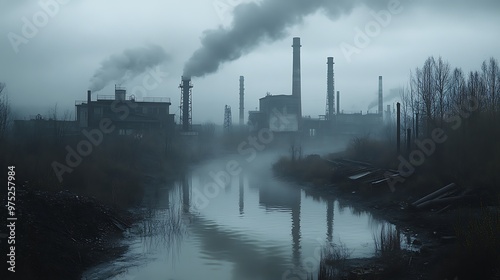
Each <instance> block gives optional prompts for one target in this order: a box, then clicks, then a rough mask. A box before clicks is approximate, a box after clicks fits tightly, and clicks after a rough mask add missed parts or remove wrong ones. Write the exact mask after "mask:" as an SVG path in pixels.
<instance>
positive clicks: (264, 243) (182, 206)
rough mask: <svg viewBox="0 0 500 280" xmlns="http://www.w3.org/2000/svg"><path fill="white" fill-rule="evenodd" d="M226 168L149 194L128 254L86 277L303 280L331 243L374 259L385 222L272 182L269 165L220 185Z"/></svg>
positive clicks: (194, 173)
mask: <svg viewBox="0 0 500 280" xmlns="http://www.w3.org/2000/svg"><path fill="white" fill-rule="evenodd" d="M227 162H228V160H216V161H212V162H210V163H206V164H203V165H201V166H198V167H195V168H193V169H192V170H191V171H190V172H189V173H188V174H185V175H184V176H183V179H181V180H179V181H178V182H176V183H175V184H174V185H173V186H164V187H162V188H160V189H159V190H156V191H151V192H150V193H148V194H147V196H146V204H145V205H147V207H145V208H147V209H149V210H148V211H147V212H148V215H147V218H146V219H145V220H143V221H141V222H139V223H138V224H137V225H136V226H134V227H133V228H132V229H131V230H129V231H128V232H127V237H126V238H125V240H124V241H123V242H124V243H125V245H127V246H128V251H127V252H126V254H125V255H124V256H122V257H120V258H119V259H117V260H114V261H112V262H110V263H105V264H102V265H100V266H98V267H95V268H92V269H90V270H89V271H87V272H86V273H85V274H84V276H83V279H163V280H193V279H214V280H215V279H218V280H230V279H231V280H245V279H249V280H250V279H251V280H271V279H272V280H276V279H302V276H300V275H298V274H297V273H298V272H297V271H299V269H298V268H300V267H302V270H300V271H304V269H305V270H306V271H310V272H315V270H316V269H317V266H318V264H319V252H320V251H321V248H322V247H323V245H325V244H327V243H334V244H340V243H343V244H344V245H345V246H346V247H347V248H348V250H349V251H350V252H351V258H359V257H370V256H373V255H374V242H373V234H374V233H375V232H377V231H379V229H380V228H381V226H382V224H384V223H385V222H384V221H379V220H375V219H374V218H373V217H372V216H371V215H370V214H369V213H364V212H363V213H359V212H355V211H354V210H353V209H352V208H350V207H349V206H346V205H342V203H340V202H339V201H338V200H318V199H313V197H311V196H308V195H306V193H305V191H304V190H302V189H301V188H300V186H297V185H293V184H292V183H289V182H283V181H280V180H278V179H276V178H273V177H272V174H271V171H270V164H265V163H262V164H258V168H253V169H252V172H247V170H248V168H245V167H244V166H243V167H242V168H241V172H239V174H237V176H231V180H230V181H225V180H220V181H218V180H217V179H214V177H217V176H214V174H216V175H217V174H218V175H219V178H221V179H223V177H224V176H221V174H225V172H227V171H225V170H227V169H226V164H227ZM211 174H212V176H211ZM217 182H218V183H221V184H223V186H222V187H220V186H219V187H217V185H216V183H217ZM224 183H225V184H224ZM314 274H315V273H314Z"/></svg>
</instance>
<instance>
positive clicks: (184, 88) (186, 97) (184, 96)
mask: <svg viewBox="0 0 500 280" xmlns="http://www.w3.org/2000/svg"><path fill="white" fill-rule="evenodd" d="M179 87H180V88H181V125H182V131H189V130H190V129H191V109H192V108H191V104H192V103H191V88H193V85H192V84H191V77H184V76H183V77H182V83H181V84H180V85H179Z"/></svg>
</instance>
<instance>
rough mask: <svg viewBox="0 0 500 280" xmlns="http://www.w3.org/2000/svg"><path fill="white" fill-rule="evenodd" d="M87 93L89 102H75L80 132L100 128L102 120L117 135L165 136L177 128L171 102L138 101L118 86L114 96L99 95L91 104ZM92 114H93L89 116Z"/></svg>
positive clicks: (163, 100)
mask: <svg viewBox="0 0 500 280" xmlns="http://www.w3.org/2000/svg"><path fill="white" fill-rule="evenodd" d="M91 94H92V93H91V92H90V91H88V92H87V100H86V101H76V103H75V107H76V121H77V123H78V125H79V127H81V128H86V127H98V126H99V123H100V121H101V120H103V119H109V120H110V121H111V123H112V124H113V125H114V126H115V127H116V128H115V133H117V134H118V135H142V134H148V133H156V132H162V133H167V134H172V133H173V130H174V127H175V124H174V115H173V114H170V105H171V103H170V99H169V98H166V97H144V98H143V99H142V100H137V99H136V98H135V97H134V96H129V97H128V99H127V92H126V90H125V88H121V87H118V86H115V94H114V95H97V97H96V100H92V97H91ZM89 112H90V114H89Z"/></svg>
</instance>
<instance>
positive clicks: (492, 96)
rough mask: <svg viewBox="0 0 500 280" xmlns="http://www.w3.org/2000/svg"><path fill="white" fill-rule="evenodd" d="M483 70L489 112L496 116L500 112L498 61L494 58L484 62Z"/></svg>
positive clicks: (482, 76)
mask: <svg viewBox="0 0 500 280" xmlns="http://www.w3.org/2000/svg"><path fill="white" fill-rule="evenodd" d="M481 70H482V73H481V78H482V80H483V82H484V87H485V93H486V95H487V97H486V99H487V104H488V105H489V106H488V111H490V112H491V113H492V114H493V115H495V113H496V112H497V111H498V98H499V97H498V95H499V91H500V88H499V81H500V70H499V67H498V62H497V60H496V59H495V58H493V57H492V58H490V60H489V62H488V63H487V62H486V61H483V64H482V65H481Z"/></svg>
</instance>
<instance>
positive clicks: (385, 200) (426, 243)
mask: <svg viewBox="0 0 500 280" xmlns="http://www.w3.org/2000/svg"><path fill="white" fill-rule="evenodd" d="M344 155H345V154H343V153H339V154H336V155H330V156H328V157H320V156H318V155H314V156H308V157H305V158H303V159H300V160H296V162H291V161H290V160H289V159H288V160H287V159H281V160H280V161H278V162H277V163H276V164H275V165H274V166H273V169H274V172H275V174H276V175H278V176H280V177H282V178H285V179H287V180H293V181H300V182H302V183H303V184H302V185H304V184H305V185H306V186H305V187H303V188H304V189H305V191H306V193H308V194H309V195H312V196H314V197H318V198H323V199H326V200H329V199H331V200H333V199H338V200H339V201H341V202H342V204H346V205H349V206H350V207H352V208H353V209H354V211H359V212H369V213H371V214H372V215H373V216H374V217H375V218H378V219H383V220H387V221H389V222H390V223H392V224H394V225H396V227H397V228H398V230H399V232H400V233H404V235H405V236H412V238H410V239H409V240H408V242H410V243H411V244H413V245H414V246H413V247H415V249H416V250H415V251H414V252H408V251H404V250H401V251H399V252H397V256H398V257H397V258H396V259H397V260H398V261H397V262H395V261H394V260H393V259H388V258H385V259H384V258H381V257H375V258H372V259H365V260H362V261H361V260H348V261H347V262H346V265H345V271H344V272H345V275H350V276H351V278H349V279H359V278H356V277H361V275H362V278H361V279H454V278H455V277H457V276H459V278H460V279H498V278H495V277H499V276H500V272H499V271H498V270H495V269H496V265H495V264H496V263H497V261H498V260H500V258H499V254H498V251H495V250H497V249H498V247H499V244H500V242H498V238H496V237H495V234H496V233H500V218H499V217H500V216H499V214H498V213H499V212H498V204H495V196H494V193H492V192H491V191H489V190H488V189H476V190H475V191H474V192H472V193H473V195H471V196H470V197H468V199H467V200H464V201H461V202H460V203H456V204H452V205H451V206H450V207H443V206H442V205H439V207H430V208H427V209H416V208H415V207H413V206H412V203H413V202H415V201H416V200H418V199H419V198H421V197H423V196H425V195H427V194H428V193H430V192H431V191H435V190H436V189H439V188H440V187H442V186H438V187H436V186H435V185H431V184H429V182H428V181H427V182H426V180H425V178H424V174H425V173H423V174H422V173H419V174H416V175H415V176H413V177H412V178H411V179H409V180H407V181H406V182H405V183H404V184H400V185H398V187H397V188H396V189H391V188H390V187H389V185H387V184H382V185H378V186H372V185H371V184H367V183H366V181H365V180H356V176H354V177H352V175H355V174H359V173H362V172H357V173H356V172H355V173H353V174H348V175H346V174H347V173H345V169H342V168H334V166H332V162H331V161H332V160H333V159H335V158H337V159H338V158H341V157H342V156H344ZM426 183H427V184H426ZM422 185H424V186H423V187H419V186H422ZM339 203H340V202H339ZM445 206H446V205H445ZM356 271H357V272H359V273H354V272H356ZM323 279H329V278H323Z"/></svg>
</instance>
